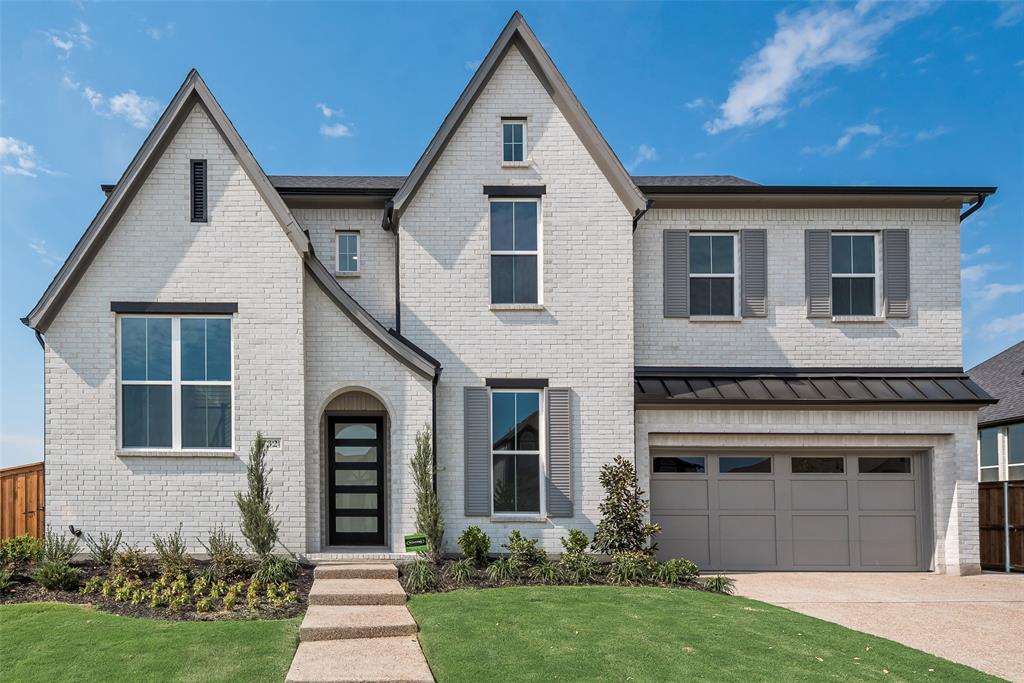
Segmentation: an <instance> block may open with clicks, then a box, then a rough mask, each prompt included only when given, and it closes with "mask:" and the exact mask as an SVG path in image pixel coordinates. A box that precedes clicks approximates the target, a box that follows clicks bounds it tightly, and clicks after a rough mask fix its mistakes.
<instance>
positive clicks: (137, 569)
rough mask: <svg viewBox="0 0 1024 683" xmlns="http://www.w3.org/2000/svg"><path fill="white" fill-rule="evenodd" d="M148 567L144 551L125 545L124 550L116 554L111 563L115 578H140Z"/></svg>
mask: <svg viewBox="0 0 1024 683" xmlns="http://www.w3.org/2000/svg"><path fill="white" fill-rule="evenodd" d="M145 567H146V558H145V556H144V555H143V554H142V550H141V549H140V548H139V547H138V546H135V545H128V544H125V546H124V547H123V549H122V550H120V551H119V552H117V553H115V554H114V559H113V560H111V562H110V570H111V573H112V574H113V575H114V576H139V575H140V574H142V572H143V570H144V569H145Z"/></svg>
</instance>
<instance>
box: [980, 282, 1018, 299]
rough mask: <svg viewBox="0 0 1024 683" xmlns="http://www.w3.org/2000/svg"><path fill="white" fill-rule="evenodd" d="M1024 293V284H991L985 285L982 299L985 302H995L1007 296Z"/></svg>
mask: <svg viewBox="0 0 1024 683" xmlns="http://www.w3.org/2000/svg"><path fill="white" fill-rule="evenodd" d="M1021 293H1024V284H1018V285H1000V284H995V283H993V284H990V285H985V287H984V288H983V289H982V290H981V298H982V299H983V300H984V301H995V300H996V299H998V298H1000V297H1003V296H1005V295H1007V294H1021Z"/></svg>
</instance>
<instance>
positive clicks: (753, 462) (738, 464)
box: [718, 456, 772, 474]
mask: <svg viewBox="0 0 1024 683" xmlns="http://www.w3.org/2000/svg"><path fill="white" fill-rule="evenodd" d="M771 472H772V459H771V457H770V456H767V457H763V458H760V457H755V458H745V457H739V458H733V457H720V458H719V459H718V473H719V474H771Z"/></svg>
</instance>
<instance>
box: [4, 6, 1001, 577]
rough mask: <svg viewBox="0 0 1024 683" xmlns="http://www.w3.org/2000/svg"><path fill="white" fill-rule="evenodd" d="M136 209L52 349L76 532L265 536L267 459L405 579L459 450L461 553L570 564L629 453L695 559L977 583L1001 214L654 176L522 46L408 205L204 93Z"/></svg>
mask: <svg viewBox="0 0 1024 683" xmlns="http://www.w3.org/2000/svg"><path fill="white" fill-rule="evenodd" d="M104 189H105V190H106V191H107V193H108V196H107V199H106V201H105V203H104V204H103V206H102V208H101V209H100V211H99V213H98V214H97V215H96V218H95V219H94V220H93V222H92V223H91V224H90V225H89V227H88V229H87V230H86V232H85V235H84V236H83V237H82V239H81V241H80V242H79V243H78V244H77V245H76V247H75V249H74V251H73V252H72V254H71V255H70V256H69V258H68V260H67V262H66V263H65V264H64V265H63V267H62V268H61V269H60V271H59V272H58V274H57V276H56V277H55V279H54V280H53V283H52V284H51V285H50V287H49V288H48V289H47V290H46V292H45V293H44V294H43V296H42V298H41V299H40V301H39V303H38V304H37V305H36V307H35V308H34V309H33V310H32V311H31V313H29V315H28V316H27V317H26V318H25V319H24V321H25V323H26V324H27V325H28V326H29V327H31V328H32V329H34V330H35V331H36V332H37V334H38V335H39V339H40V342H41V343H42V344H43V346H44V348H45V396H46V400H45V411H46V421H45V452H46V468H47V492H46V507H47V521H48V522H49V524H50V525H52V526H56V527H66V526H67V525H68V524H73V525H75V526H76V527H83V528H86V529H88V530H97V531H99V530H108V531H113V530H117V529H121V530H123V531H124V532H125V534H126V539H127V540H128V541H130V542H135V543H139V544H142V545H147V544H148V543H149V542H150V538H151V535H152V534H153V533H166V532H168V531H170V530H172V529H174V528H175V527H176V526H177V525H178V524H179V523H183V525H184V530H185V534H186V537H187V538H188V539H190V541H191V540H192V539H195V538H197V537H199V536H201V535H204V534H205V533H206V530H207V529H209V528H210V527H211V526H212V525H214V524H216V523H224V524H227V525H233V524H234V523H235V522H236V520H237V510H236V506H235V501H234V493H235V491H237V490H240V489H242V488H244V485H245V455H246V452H247V450H248V449H249V447H250V445H251V443H252V440H253V437H254V435H255V434H256V432H257V430H259V431H262V433H263V434H264V435H265V436H266V437H268V438H270V439H271V440H272V444H273V446H272V449H271V450H270V454H271V462H272V466H273V468H274V472H273V495H274V500H275V501H276V503H277V504H278V505H279V508H278V517H279V518H280V520H281V522H282V524H281V536H282V539H283V542H284V544H285V545H286V546H287V548H288V549H290V550H291V551H294V552H296V553H300V554H303V555H306V556H309V557H312V558H317V557H326V556H328V555H337V554H342V555H344V554H362V555H366V554H379V555H381V556H392V555H396V554H398V553H399V551H400V550H401V549H402V542H403V535H405V534H408V533H411V532H412V531H414V526H415V520H414V516H413V505H414V495H413V489H412V485H411V481H410V475H409V468H408V461H409V458H410V455H411V454H412V452H413V449H414V437H415V435H416V433H417V431H419V430H422V429H424V428H427V429H431V430H432V434H433V437H434V440H435V446H436V450H435V453H436V456H435V457H436V461H437V467H438V473H437V482H436V486H437V490H438V491H439V493H440V496H441V500H442V505H443V512H444V515H445V520H446V524H447V540H448V544H449V549H451V550H454V549H455V545H454V538H455V537H456V536H457V535H458V534H459V533H460V532H461V531H462V530H463V529H464V528H466V527H467V526H470V525H477V526H480V527H481V528H483V529H484V530H485V531H487V532H488V533H489V534H490V535H491V537H492V538H493V539H494V540H495V542H496V544H497V543H501V542H503V541H504V539H505V537H506V535H507V534H508V532H509V531H510V530H511V529H513V528H518V529H521V530H523V531H524V533H526V534H527V535H528V536H533V537H537V538H540V539H542V542H543V546H544V547H545V548H546V549H547V550H549V551H552V552H557V551H558V550H559V549H560V546H559V538H560V537H561V536H563V535H565V533H566V531H567V530H568V529H570V528H573V527H576V528H581V529H583V530H585V531H587V532H588V533H590V532H592V531H593V529H594V527H595V525H596V523H597V521H598V519H599V513H598V504H599V503H600V501H601V499H602V496H603V491H602V489H601V486H600V484H599V481H598V475H599V471H600V468H601V466H602V465H604V464H605V463H608V462H610V461H611V460H612V459H613V458H614V457H615V456H616V455H625V456H628V457H631V458H635V462H636V467H637V470H638V474H639V476H640V480H641V484H642V487H643V488H644V489H645V490H647V491H649V492H650V497H651V502H652V517H653V518H654V520H655V521H657V522H659V523H660V524H661V526H662V528H663V531H662V533H661V534H660V535H659V536H658V537H657V539H656V540H657V542H658V545H659V552H660V553H661V555H662V556H684V557H688V558H691V559H692V560H694V561H696V562H697V563H698V564H700V565H701V566H702V567H704V568H714V569H748V568H757V569H819V570H820V569H837V570H846V569H858V570H870V569H879V570H928V569H935V570H938V571H944V572H950V573H963V572H972V571H976V570H977V568H978V543H977V539H978V528H977V482H976V470H975V457H974V453H975V449H974V442H975V434H976V410H977V409H978V407H979V406H980V405H983V404H985V403H987V402H989V401H990V399H989V397H988V396H987V395H986V394H985V393H984V392H983V391H982V390H981V389H979V388H978V387H977V386H976V385H974V384H973V383H972V382H971V381H970V380H969V379H968V378H967V377H966V376H965V375H964V373H963V372H962V368H961V363H962V361H961V314H960V289H959V284H960V283H959V269H958V259H959V241H960V240H959V224H960V220H961V219H962V217H963V216H962V215H961V213H960V211H961V209H962V208H963V206H964V205H965V204H970V205H971V208H969V209H967V211H966V212H967V213H969V212H971V211H973V210H974V209H975V208H977V207H978V206H979V205H980V203H981V202H982V201H983V200H984V198H985V197H986V196H987V195H989V194H991V193H992V192H994V188H986V187H820V186H806V187H803V186H801V187H791V186H785V187H782V186H767V185H759V184H756V183H753V182H750V181H746V180H741V179H739V178H735V177H731V176H725V177H722V176H715V177H695V176H658V177H631V176H630V175H629V174H628V173H627V172H626V170H625V169H624V168H623V166H622V164H621V163H620V162H619V160H618V158H617V157H616V155H615V153H614V152H613V151H612V149H611V148H610V147H609V145H608V143H607V142H606V141H605V140H604V138H603V137H602V135H601V133H600V131H599V130H598V129H597V127H596V126H595V124H594V122H593V121H592V120H591V119H590V117H589V116H588V115H587V113H586V111H585V110H584V109H583V107H582V105H581V104H580V102H579V101H578V100H577V99H576V97H575V95H574V94H573V92H572V90H571V89H570V88H569V85H568V84H567V83H566V81H565V79H564V78H563V77H562V75H561V74H560V73H559V71H558V70H557V69H556V68H555V65H554V64H553V63H552V61H551V59H550V57H549V56H548V54H547V53H546V52H545V50H544V49H543V47H542V46H541V44H540V42H539V41H538V39H537V37H536V36H535V35H534V34H533V32H532V31H531V30H530V28H529V27H528V26H527V25H526V23H525V21H524V20H523V18H522V17H521V16H520V15H519V14H518V13H516V14H515V15H514V16H513V17H512V19H511V20H510V21H509V23H508V24H507V26H506V27H505V28H504V30H503V31H502V32H501V34H500V36H499V37H498V39H497V41H496V42H495V44H494V46H493V47H492V48H491V50H490V52H489V53H488V55H487V57H486V58H485V59H484V60H483V62H482V63H481V65H480V67H479V68H478V69H477V71H476V73H475V74H474V75H473V77H472V78H471V80H470V82H469V84H468V85H467V86H466V89H465V90H464V91H463V93H462V94H461V95H460V96H459V98H458V100H457V101H456V103H455V106H454V107H453V109H452V110H451V112H450V113H449V114H448V116H447V117H446V118H445V119H444V121H443V123H442V124H441V126H440V128H439V129H438V131H437V133H436V135H435V136H434V138H433V139H432V140H431V141H430V143H429V145H428V146H427V148H426V151H425V152H424V153H423V155H422V156H421V157H420V159H419V161H418V162H417V163H416V165H415V167H414V168H413V169H412V170H411V172H410V173H409V174H408V175H407V176H395V177H365V176H358V177H357V176H329V177H325V176H314V177H310V176H302V177H297V176H267V175H265V174H264V172H263V170H262V169H261V167H260V166H259V164H258V163H257V162H256V160H255V159H254V157H253V156H252V154H251V152H250V151H249V149H248V147H247V146H246V144H245V143H244V142H243V140H242V138H241V137H240V135H239V134H238V132H237V131H236V130H235V128H234V127H233V126H232V124H231V121H230V120H229V119H228V118H227V116H226V115H225V113H224V111H223V110H222V109H221V107H220V106H219V105H218V103H217V101H216V99H214V97H213V95H212V94H211V92H210V91H209V89H208V88H207V86H206V84H205V83H204V82H203V80H202V79H201V78H200V76H199V74H198V73H196V72H195V71H193V72H191V73H190V74H189V75H188V77H187V78H186V79H185V82H184V83H183V84H182V86H181V88H180V90H179V91H178V92H177V94H176V95H175V96H174V98H173V99H172V100H171V102H170V104H169V105H168V107H167V110H166V111H165V112H164V113H163V115H162V116H161V118H160V120H159V121H158V123H157V124H156V126H155V128H154V130H153V131H152V133H151V134H150V135H149V137H148V138H147V139H146V141H145V143H144V144H143V146H142V148H141V149H140V150H139V152H138V154H137V155H136V156H135V158H134V159H133V160H132V162H131V164H130V165H129V167H128V169H127V170H126V171H125V173H124V175H123V176H122V177H121V178H120V180H118V182H117V183H116V184H114V185H112V186H107V187H105V188H104ZM964 215H966V214H964ZM197 548H198V546H197Z"/></svg>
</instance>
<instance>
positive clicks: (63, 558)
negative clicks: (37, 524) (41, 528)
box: [42, 529, 78, 564]
mask: <svg viewBox="0 0 1024 683" xmlns="http://www.w3.org/2000/svg"><path fill="white" fill-rule="evenodd" d="M77 552H78V539H77V538H75V537H74V536H62V535H61V534H58V533H57V532H55V531H51V530H49V529H47V530H46V536H45V538H43V554H42V560H43V562H53V563H56V564H68V563H69V562H71V558H73V557H74V556H75V553H77Z"/></svg>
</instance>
